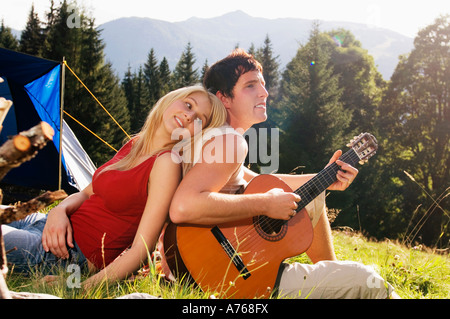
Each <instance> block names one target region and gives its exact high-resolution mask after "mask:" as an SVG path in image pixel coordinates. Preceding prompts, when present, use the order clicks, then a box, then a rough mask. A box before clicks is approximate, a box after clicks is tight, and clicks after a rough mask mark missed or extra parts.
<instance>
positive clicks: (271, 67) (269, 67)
mask: <svg viewBox="0 0 450 319" xmlns="http://www.w3.org/2000/svg"><path fill="white" fill-rule="evenodd" d="M255 58H256V60H258V61H259V62H260V63H261V65H262V66H263V76H264V81H265V82H266V89H267V91H268V92H269V98H268V104H269V105H271V104H272V102H273V100H274V99H275V97H276V95H277V89H278V84H279V78H280V73H279V71H278V70H279V67H280V63H279V62H278V61H277V60H278V58H279V56H274V53H273V49H272V42H271V41H270V38H269V35H268V34H267V35H266V38H265V39H264V46H262V47H261V48H259V49H258V50H257V51H256V53H255Z"/></svg>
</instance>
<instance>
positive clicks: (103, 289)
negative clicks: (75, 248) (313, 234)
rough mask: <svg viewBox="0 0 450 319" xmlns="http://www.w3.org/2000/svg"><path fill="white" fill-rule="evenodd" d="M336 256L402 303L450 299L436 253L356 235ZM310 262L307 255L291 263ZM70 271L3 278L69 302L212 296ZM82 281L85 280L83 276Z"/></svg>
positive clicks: (449, 281) (444, 261) (446, 263)
mask: <svg viewBox="0 0 450 319" xmlns="http://www.w3.org/2000/svg"><path fill="white" fill-rule="evenodd" d="M333 235H334V244H335V250H336V255H337V257H338V259H340V260H353V261H358V262H361V263H363V264H366V265H372V266H373V267H374V268H375V269H376V270H377V271H378V273H379V274H380V275H381V276H382V277H383V278H385V279H386V280H387V281H388V282H389V283H391V285H393V286H394V288H395V290H396V292H397V294H398V295H399V296H400V297H401V298H404V299H449V298H450V258H449V256H448V255H445V256H444V255H438V254H435V253H433V252H432V251H430V250H427V249H424V248H422V247H413V248H408V247H405V246H402V245H400V244H399V243H396V242H392V241H388V240H386V241H382V242H375V241H370V240H367V239H366V238H364V237H363V236H362V235H360V234H358V233H346V232H342V231H339V232H337V231H336V232H333ZM290 261H291V262H293V261H299V262H303V263H309V259H308V258H307V257H306V256H305V255H301V256H299V257H295V258H292V259H291V260H290ZM70 275H71V273H67V272H65V271H64V270H61V271H60V276H59V279H58V280H57V281H56V282H53V283H52V284H51V285H50V284H48V283H46V282H44V280H43V276H42V275H40V274H34V275H32V276H31V277H27V278H24V277H22V276H20V275H17V274H14V271H12V273H11V274H9V275H8V277H7V284H8V287H9V289H10V290H12V291H16V292H20V291H27V292H34V293H45V294H51V295H55V296H57V297H61V298H71V299H80V298H81V299H108V298H116V297H119V296H122V295H125V294H130V293H135V292H140V293H147V294H150V295H153V296H156V297H161V298H165V299H206V298H210V296H211V294H210V293H208V292H207V293H204V292H202V291H200V290H199V289H197V288H195V287H193V286H192V285H189V284H187V283H184V282H183V281H181V282H177V283H167V282H165V281H164V280H163V279H162V278H161V277H160V276H159V275H158V274H157V272H156V271H155V269H154V268H153V267H150V269H149V274H148V275H146V276H143V275H142V274H141V275H137V276H136V277H135V278H133V279H129V280H124V281H121V282H118V283H114V284H102V285H100V286H99V287H97V288H95V289H92V290H90V291H83V290H81V289H76V288H68V284H67V281H68V280H70V279H71V278H70ZM82 280H83V278H82Z"/></svg>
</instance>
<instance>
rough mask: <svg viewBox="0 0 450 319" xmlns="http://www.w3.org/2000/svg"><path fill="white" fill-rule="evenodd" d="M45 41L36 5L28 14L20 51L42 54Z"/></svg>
mask: <svg viewBox="0 0 450 319" xmlns="http://www.w3.org/2000/svg"><path fill="white" fill-rule="evenodd" d="M43 42H44V34H43V29H42V26H41V21H40V20H39V17H38V14H37V13H35V12H34V5H32V6H31V11H30V14H29V16H28V21H27V25H26V27H25V30H23V31H22V35H21V37H20V51H21V52H23V53H27V54H31V55H35V56H40V55H41V47H42V43H43Z"/></svg>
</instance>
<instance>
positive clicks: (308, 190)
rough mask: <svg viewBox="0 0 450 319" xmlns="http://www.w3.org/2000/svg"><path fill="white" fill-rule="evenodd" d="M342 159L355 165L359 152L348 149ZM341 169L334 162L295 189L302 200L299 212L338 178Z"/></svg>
mask: <svg viewBox="0 0 450 319" xmlns="http://www.w3.org/2000/svg"><path fill="white" fill-rule="evenodd" d="M339 159H340V160H341V161H343V162H345V163H348V164H350V165H352V166H354V165H355V164H356V163H358V162H359V160H360V159H359V157H358V154H356V152H355V151H354V150H353V149H350V150H348V151H347V152H346V153H345V154H343V155H342V156H341V157H340V158H339ZM339 169H340V167H339V165H337V164H336V163H332V164H331V165H329V166H327V167H325V168H324V169H323V170H321V171H320V172H319V173H317V175H316V176H314V177H313V178H311V179H310V180H309V181H308V182H306V183H305V184H304V185H302V186H301V187H300V188H298V189H297V190H295V191H294V193H296V194H298V195H300V197H301V201H300V202H299V206H298V208H297V212H298V211H300V210H302V209H303V208H305V206H306V205H308V204H309V203H310V202H311V201H313V200H314V199H315V198H316V197H317V196H319V195H320V193H322V192H323V191H324V190H326V189H327V188H328V187H329V186H330V185H331V184H333V183H334V182H335V181H336V180H337V179H336V174H337V171H338V170H339Z"/></svg>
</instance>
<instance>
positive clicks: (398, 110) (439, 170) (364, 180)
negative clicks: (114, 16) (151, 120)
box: [0, 1, 450, 248]
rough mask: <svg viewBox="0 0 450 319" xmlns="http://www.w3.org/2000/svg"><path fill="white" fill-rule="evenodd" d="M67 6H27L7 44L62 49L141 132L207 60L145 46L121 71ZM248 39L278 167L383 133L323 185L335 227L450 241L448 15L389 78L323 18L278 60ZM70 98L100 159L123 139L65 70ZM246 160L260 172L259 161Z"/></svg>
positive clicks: (123, 120) (85, 140)
mask: <svg viewBox="0 0 450 319" xmlns="http://www.w3.org/2000/svg"><path fill="white" fill-rule="evenodd" d="M71 4H72V3H71ZM67 9H68V3H67V2H66V1H62V3H60V4H59V5H55V4H54V1H50V5H49V9H48V11H47V13H46V16H45V17H39V16H38V15H37V14H36V13H35V11H34V8H33V7H32V8H31V9H30V10H29V15H28V22H27V25H26V28H25V29H24V30H23V31H22V34H21V37H20V39H17V38H15V37H14V36H13V35H12V33H11V29H10V28H9V27H8V26H6V25H4V23H3V22H2V23H1V25H0V47H5V48H8V49H12V50H16V51H20V52H24V53H27V54H31V55H35V56H40V57H43V58H47V59H51V60H55V61H62V59H63V58H64V59H66V60H67V61H68V64H69V66H70V68H71V69H73V70H74V72H75V73H76V74H77V75H78V76H79V78H81V79H82V81H83V82H84V83H85V84H86V86H87V87H88V88H89V89H90V90H91V91H92V92H93V94H95V96H96V97H97V99H98V100H99V101H101V103H102V104H103V105H105V106H106V108H107V109H108V111H109V112H110V113H111V114H112V115H113V116H114V118H115V119H116V120H117V121H118V123H120V125H121V127H122V128H123V130H125V131H126V132H128V133H130V134H134V133H136V132H138V130H139V129H140V127H141V126H142V124H143V121H144V119H145V117H146V115H147V114H148V112H149V110H150V109H151V108H152V106H153V105H154V103H155V102H156V101H157V100H158V99H159V97H161V96H162V95H164V94H165V93H167V92H168V91H170V90H173V89H176V88H179V87H183V86H188V85H194V84H198V83H201V81H202V77H203V75H204V73H205V71H206V70H207V68H208V62H207V61H205V62H204V64H203V67H202V68H201V69H198V68H194V65H195V63H196V57H195V48H194V47H192V45H191V44H190V43H189V42H188V41H187V43H186V47H185V49H184V51H183V52H180V59H179V61H178V63H177V64H176V65H175V66H169V64H168V62H167V59H165V58H163V59H162V60H161V61H158V60H157V58H156V52H155V51H154V49H153V48H149V53H148V58H147V61H146V63H145V64H143V65H141V66H140V67H139V68H138V69H136V70H131V68H129V69H128V71H127V72H126V74H125V76H124V77H123V78H122V79H121V78H119V77H118V75H116V74H115V71H114V68H113V65H111V63H109V62H107V61H106V59H105V55H104V52H103V50H104V47H105V44H104V42H103V41H102V38H101V30H99V29H98V28H97V27H96V25H95V18H94V17H91V16H89V15H87V14H85V13H81V14H80V20H79V25H78V26H77V27H69V26H68V22H67V21H68V19H69V18H70V14H71V11H69V10H67ZM80 12H82V10H81V9H80ZM233 49H234V48H230V52H231V50H233ZM243 49H246V50H247V51H248V52H250V53H251V54H253V55H254V56H255V57H256V58H257V59H258V60H259V61H260V62H261V64H262V65H263V68H264V78H265V81H266V88H267V90H268V91H269V93H270V96H269V100H268V115H269V119H268V120H267V121H266V122H265V123H262V124H258V126H257V128H277V129H278V130H279V169H278V173H298V174H300V173H314V172H318V171H320V170H321V169H322V168H324V167H325V165H326V164H327V163H328V160H329V159H330V158H331V155H332V154H333V152H334V151H335V150H337V149H342V150H343V151H345V148H346V147H345V145H346V144H347V143H348V141H349V140H350V139H351V138H353V136H355V135H358V134H359V133H361V132H369V133H372V134H373V135H374V136H375V137H376V138H377V141H378V150H377V154H376V155H375V156H374V157H373V158H371V159H370V160H369V162H368V163H366V164H364V165H363V166H358V167H357V168H358V169H359V174H358V177H357V179H356V180H355V182H354V183H353V184H352V185H351V187H350V188H349V189H348V190H347V191H345V192H330V193H329V194H328V195H327V196H328V197H327V207H328V209H329V212H330V214H333V215H334V221H333V222H332V227H351V228H352V229H354V230H357V231H360V232H362V233H363V234H364V235H365V236H367V237H369V238H375V239H380V240H381V239H385V238H389V239H392V240H398V241H400V242H401V243H403V244H406V245H411V246H413V245H417V244H424V245H427V246H430V247H436V248H448V247H449V246H450V227H449V224H450V212H449V208H448V207H449V195H450V187H449V186H450V183H449V177H450V176H449V172H450V170H449V167H450V16H448V15H446V16H440V17H437V18H436V19H435V21H434V23H433V24H431V25H429V26H427V27H425V28H423V29H422V30H420V31H419V32H418V34H417V35H416V37H415V39H414V48H413V49H412V51H411V52H409V53H407V54H405V55H402V56H400V57H399V61H398V64H397V67H396V69H395V71H394V73H393V75H392V77H391V78H390V79H389V80H385V79H383V77H382V76H381V74H380V73H379V72H378V70H377V67H376V65H375V63H374V59H373V57H372V56H371V55H370V54H369V53H368V51H367V50H365V49H364V48H363V47H362V46H361V43H360V42H359V41H358V40H357V39H356V38H355V36H354V35H353V34H352V33H351V32H350V31H348V30H345V29H336V30H331V31H322V30H321V29H320V24H318V23H314V24H313V25H312V26H311V31H310V35H309V39H308V41H307V43H304V44H300V45H299V47H298V51H297V53H296V55H295V56H294V57H293V59H292V60H291V61H290V62H289V63H288V64H287V65H286V67H285V68H283V69H280V65H279V63H278V61H277V52H276V48H273V46H272V43H271V40H270V34H268V35H267V37H266V39H265V41H264V43H261V44H260V46H258V45H256V46H255V45H252V46H251V47H250V48H243ZM213 62H214V61H213ZM64 108H65V111H66V112H67V113H69V114H71V115H73V116H74V117H75V118H76V119H77V120H78V121H79V122H81V123H83V124H84V125H85V126H86V127H88V128H89V129H90V130H92V131H94V132H95V133H96V134H97V135H98V136H100V137H101V138H102V139H103V140H105V141H107V142H108V144H109V145H110V146H111V147H108V146H107V145H105V144H104V143H103V142H102V141H100V140H99V139H98V138H97V137H95V136H94V135H92V134H91V133H90V132H88V131H87V130H86V129H84V128H83V127H81V126H80V125H78V124H77V123H75V122H74V121H73V120H72V119H71V118H66V121H67V122H68V124H69V125H70V126H71V127H72V129H73V131H74V132H75V134H76V136H77V137H78V139H79V141H80V142H81V144H82V145H83V147H84V148H85V150H86V152H87V153H88V154H89V155H90V157H91V159H92V160H93V162H94V163H95V164H96V165H97V167H98V166H100V165H101V164H103V163H104V162H105V161H106V160H108V159H109V158H110V157H111V156H112V155H114V152H115V150H114V149H119V148H120V146H121V145H122V144H123V141H124V139H125V138H126V136H125V135H124V132H123V130H122V129H120V128H119V127H117V125H116V124H115V123H114V122H113V121H111V119H110V118H109V117H108V116H107V115H106V114H104V112H102V111H100V110H99V108H98V105H97V102H96V101H95V100H94V99H93V98H92V96H90V95H89V94H88V93H87V92H86V91H85V89H84V88H83V87H82V85H81V84H80V83H79V82H78V81H77V79H76V78H75V77H73V76H72V75H71V74H70V73H68V72H66V79H65V95H64ZM269 138H270V136H269ZM247 164H248V165H249V166H250V167H251V168H252V169H253V170H255V171H259V168H260V165H259V164H258V163H253V162H252V163H247Z"/></svg>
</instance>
